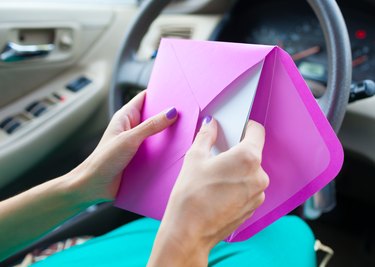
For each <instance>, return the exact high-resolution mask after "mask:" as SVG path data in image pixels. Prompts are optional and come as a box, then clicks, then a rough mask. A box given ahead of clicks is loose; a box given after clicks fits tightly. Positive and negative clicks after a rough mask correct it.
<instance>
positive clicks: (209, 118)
mask: <svg viewBox="0 0 375 267" xmlns="http://www.w3.org/2000/svg"><path fill="white" fill-rule="evenodd" d="M211 120H212V116H206V117H204V119H203V124H209V123H210V121H211Z"/></svg>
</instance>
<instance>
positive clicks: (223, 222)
mask: <svg viewBox="0 0 375 267" xmlns="http://www.w3.org/2000/svg"><path fill="white" fill-rule="evenodd" d="M216 136H217V123H216V121H215V120H213V119H210V118H206V119H205V120H204V123H203V125H202V127H201V129H200V131H199V133H198V134H197V136H196V138H195V141H194V143H193V145H192V147H191V149H190V150H189V151H188V153H187V154H186V156H185V160H184V165H183V167H182V170H181V172H180V175H179V177H178V179H177V181H176V184H175V186H174V188H173V191H172V194H171V196H170V199H169V202H168V206H167V209H166V212H165V214H164V217H163V220H162V223H161V226H160V229H159V233H158V236H157V238H156V241H155V245H154V248H153V253H152V256H151V258H150V262H149V264H150V266H206V264H207V257H208V253H209V251H210V250H211V248H212V247H213V246H215V244H217V243H218V242H219V241H221V240H223V239H224V238H226V237H228V236H229V235H230V234H231V233H232V232H233V231H234V230H235V229H236V228H237V227H238V226H239V225H241V224H242V223H243V222H244V221H245V220H246V219H248V218H249V217H250V216H251V215H252V214H253V212H254V210H255V209H256V208H258V207H259V206H260V205H261V204H262V203H263V201H264V197H265V196H264V190H265V189H266V188H267V186H268V183H269V179H268V176H267V174H266V173H265V172H264V170H263V169H262V167H261V159H262V150H263V145H264V128H263V127H262V126H261V125H260V124H258V123H257V122H254V121H250V122H249V123H248V126H247V130H246V135H245V137H244V139H243V140H242V141H241V142H240V143H239V144H238V145H236V146H235V147H233V148H231V149H229V150H228V151H226V152H224V153H221V154H219V155H217V156H213V155H211V154H210V150H211V147H212V146H213V144H214V143H215V141H216ZM170 245H171V246H172V247H173V248H169V249H167V250H169V253H168V254H169V255H171V252H172V251H173V253H174V254H175V255H180V254H181V253H182V254H184V255H185V257H183V256H182V257H179V259H181V258H182V259H184V260H183V261H182V262H180V264H179V263H178V262H176V261H169V260H173V259H171V258H170V257H169V258H168V262H165V261H158V259H160V257H158V255H159V256H161V255H162V254H163V248H165V246H167V247H169V246H170ZM173 253H172V254H173ZM193 255H194V256H197V257H194V256H193ZM161 258H163V257H161ZM153 263H155V265H154V264H153ZM156 263H157V264H156Z"/></svg>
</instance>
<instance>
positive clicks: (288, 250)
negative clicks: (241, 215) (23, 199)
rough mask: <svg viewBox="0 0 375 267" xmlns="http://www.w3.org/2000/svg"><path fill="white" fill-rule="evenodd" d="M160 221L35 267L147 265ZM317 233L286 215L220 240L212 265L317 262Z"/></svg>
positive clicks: (125, 229) (307, 265)
mask: <svg viewBox="0 0 375 267" xmlns="http://www.w3.org/2000/svg"><path fill="white" fill-rule="evenodd" d="M158 227H159V222H158V221H155V220H152V219H148V218H143V219H139V220H137V221H134V222H131V223H129V224H126V225H124V226H122V227H120V228H118V229H116V230H114V231H112V232H109V233H107V234H105V235H103V236H100V237H96V238H93V239H91V240H89V241H87V242H86V243H84V244H81V245H77V246H74V247H72V248H70V249H67V250H65V251H62V252H59V253H57V254H54V255H52V256H50V257H48V258H46V259H45V260H43V261H40V262H37V263H35V264H33V265H32V266H33V267H48V266H69V267H74V266H90V267H95V266H106V267H107V266H108V267H111V266H124V267H135V266H146V264H147V260H148V258H149V256H150V253H151V248H152V245H153V241H154V238H155V235H156V232H157V230H158ZM314 242H315V239H314V236H313V233H312V232H311V230H310V228H309V227H308V226H307V224H306V223H305V222H304V221H302V220H301V219H300V218H298V217H296V216H285V217H283V218H281V219H279V220H278V221H276V222H275V223H273V224H272V225H270V226H268V227H267V228H265V229H264V230H263V231H261V232H259V233H258V234H256V235H255V236H253V237H252V238H250V239H248V240H247V241H244V242H238V243H225V242H220V243H219V244H218V245H217V246H215V248H213V249H212V251H211V253H210V255H209V266H215V267H224V266H225V267H228V266H230V267H231V266H234V267H239V266H246V267H247V266H256V267H261V266H267V267H269V266H278V267H279V266H288V267H291V266H303V267H312V266H316V257H315V252H314Z"/></svg>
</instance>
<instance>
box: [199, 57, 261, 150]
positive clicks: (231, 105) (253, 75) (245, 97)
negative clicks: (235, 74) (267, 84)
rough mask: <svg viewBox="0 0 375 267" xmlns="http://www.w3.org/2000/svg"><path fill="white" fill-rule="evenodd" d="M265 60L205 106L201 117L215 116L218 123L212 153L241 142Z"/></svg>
mask: <svg viewBox="0 0 375 267" xmlns="http://www.w3.org/2000/svg"><path fill="white" fill-rule="evenodd" d="M263 62H264V61H261V62H260V63H258V64H256V65H255V66H253V67H252V68H250V69H249V70H247V71H246V72H245V73H243V74H242V75H241V76H240V77H239V78H238V79H237V80H236V81H234V82H233V83H232V84H230V85H229V86H228V88H226V89H225V90H224V91H223V92H222V94H221V95H219V96H218V97H217V98H216V99H215V100H214V101H212V102H211V103H210V104H209V105H208V106H207V107H206V108H205V109H204V110H202V113H201V115H202V118H204V117H205V116H212V117H213V118H215V120H217V122H218V124H219V130H218V136H217V140H216V143H215V145H214V146H213V147H212V150H211V153H212V154H213V155H217V154H219V153H221V152H224V151H226V150H228V149H229V148H231V147H233V146H235V145H236V144H238V143H239V142H240V141H241V139H242V136H243V134H244V132H245V126H246V124H247V122H248V121H249V116H250V111H251V107H252V104H253V101H254V98H255V93H256V90H257V87H258V83H259V78H260V74H261V72H262V67H263Z"/></svg>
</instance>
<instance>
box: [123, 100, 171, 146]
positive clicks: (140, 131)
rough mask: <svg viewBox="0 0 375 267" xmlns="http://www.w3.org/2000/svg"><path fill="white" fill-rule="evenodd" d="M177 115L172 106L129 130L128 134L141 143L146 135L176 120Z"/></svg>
mask: <svg viewBox="0 0 375 267" xmlns="http://www.w3.org/2000/svg"><path fill="white" fill-rule="evenodd" d="M177 115H178V114H177V110H176V108H175V107H172V108H170V109H168V110H167V111H164V112H161V113H159V114H157V115H155V116H153V117H151V118H149V119H147V120H145V121H144V122H142V123H141V124H139V125H137V126H136V127H134V128H133V129H131V130H129V134H130V135H133V136H134V137H135V138H136V140H138V142H139V143H142V142H143V140H145V139H146V138H147V137H149V136H151V135H154V134H157V133H159V132H161V131H163V130H164V129H166V128H168V127H169V126H170V125H172V124H173V123H174V122H175V121H176V120H177V117H178V116H177Z"/></svg>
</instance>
